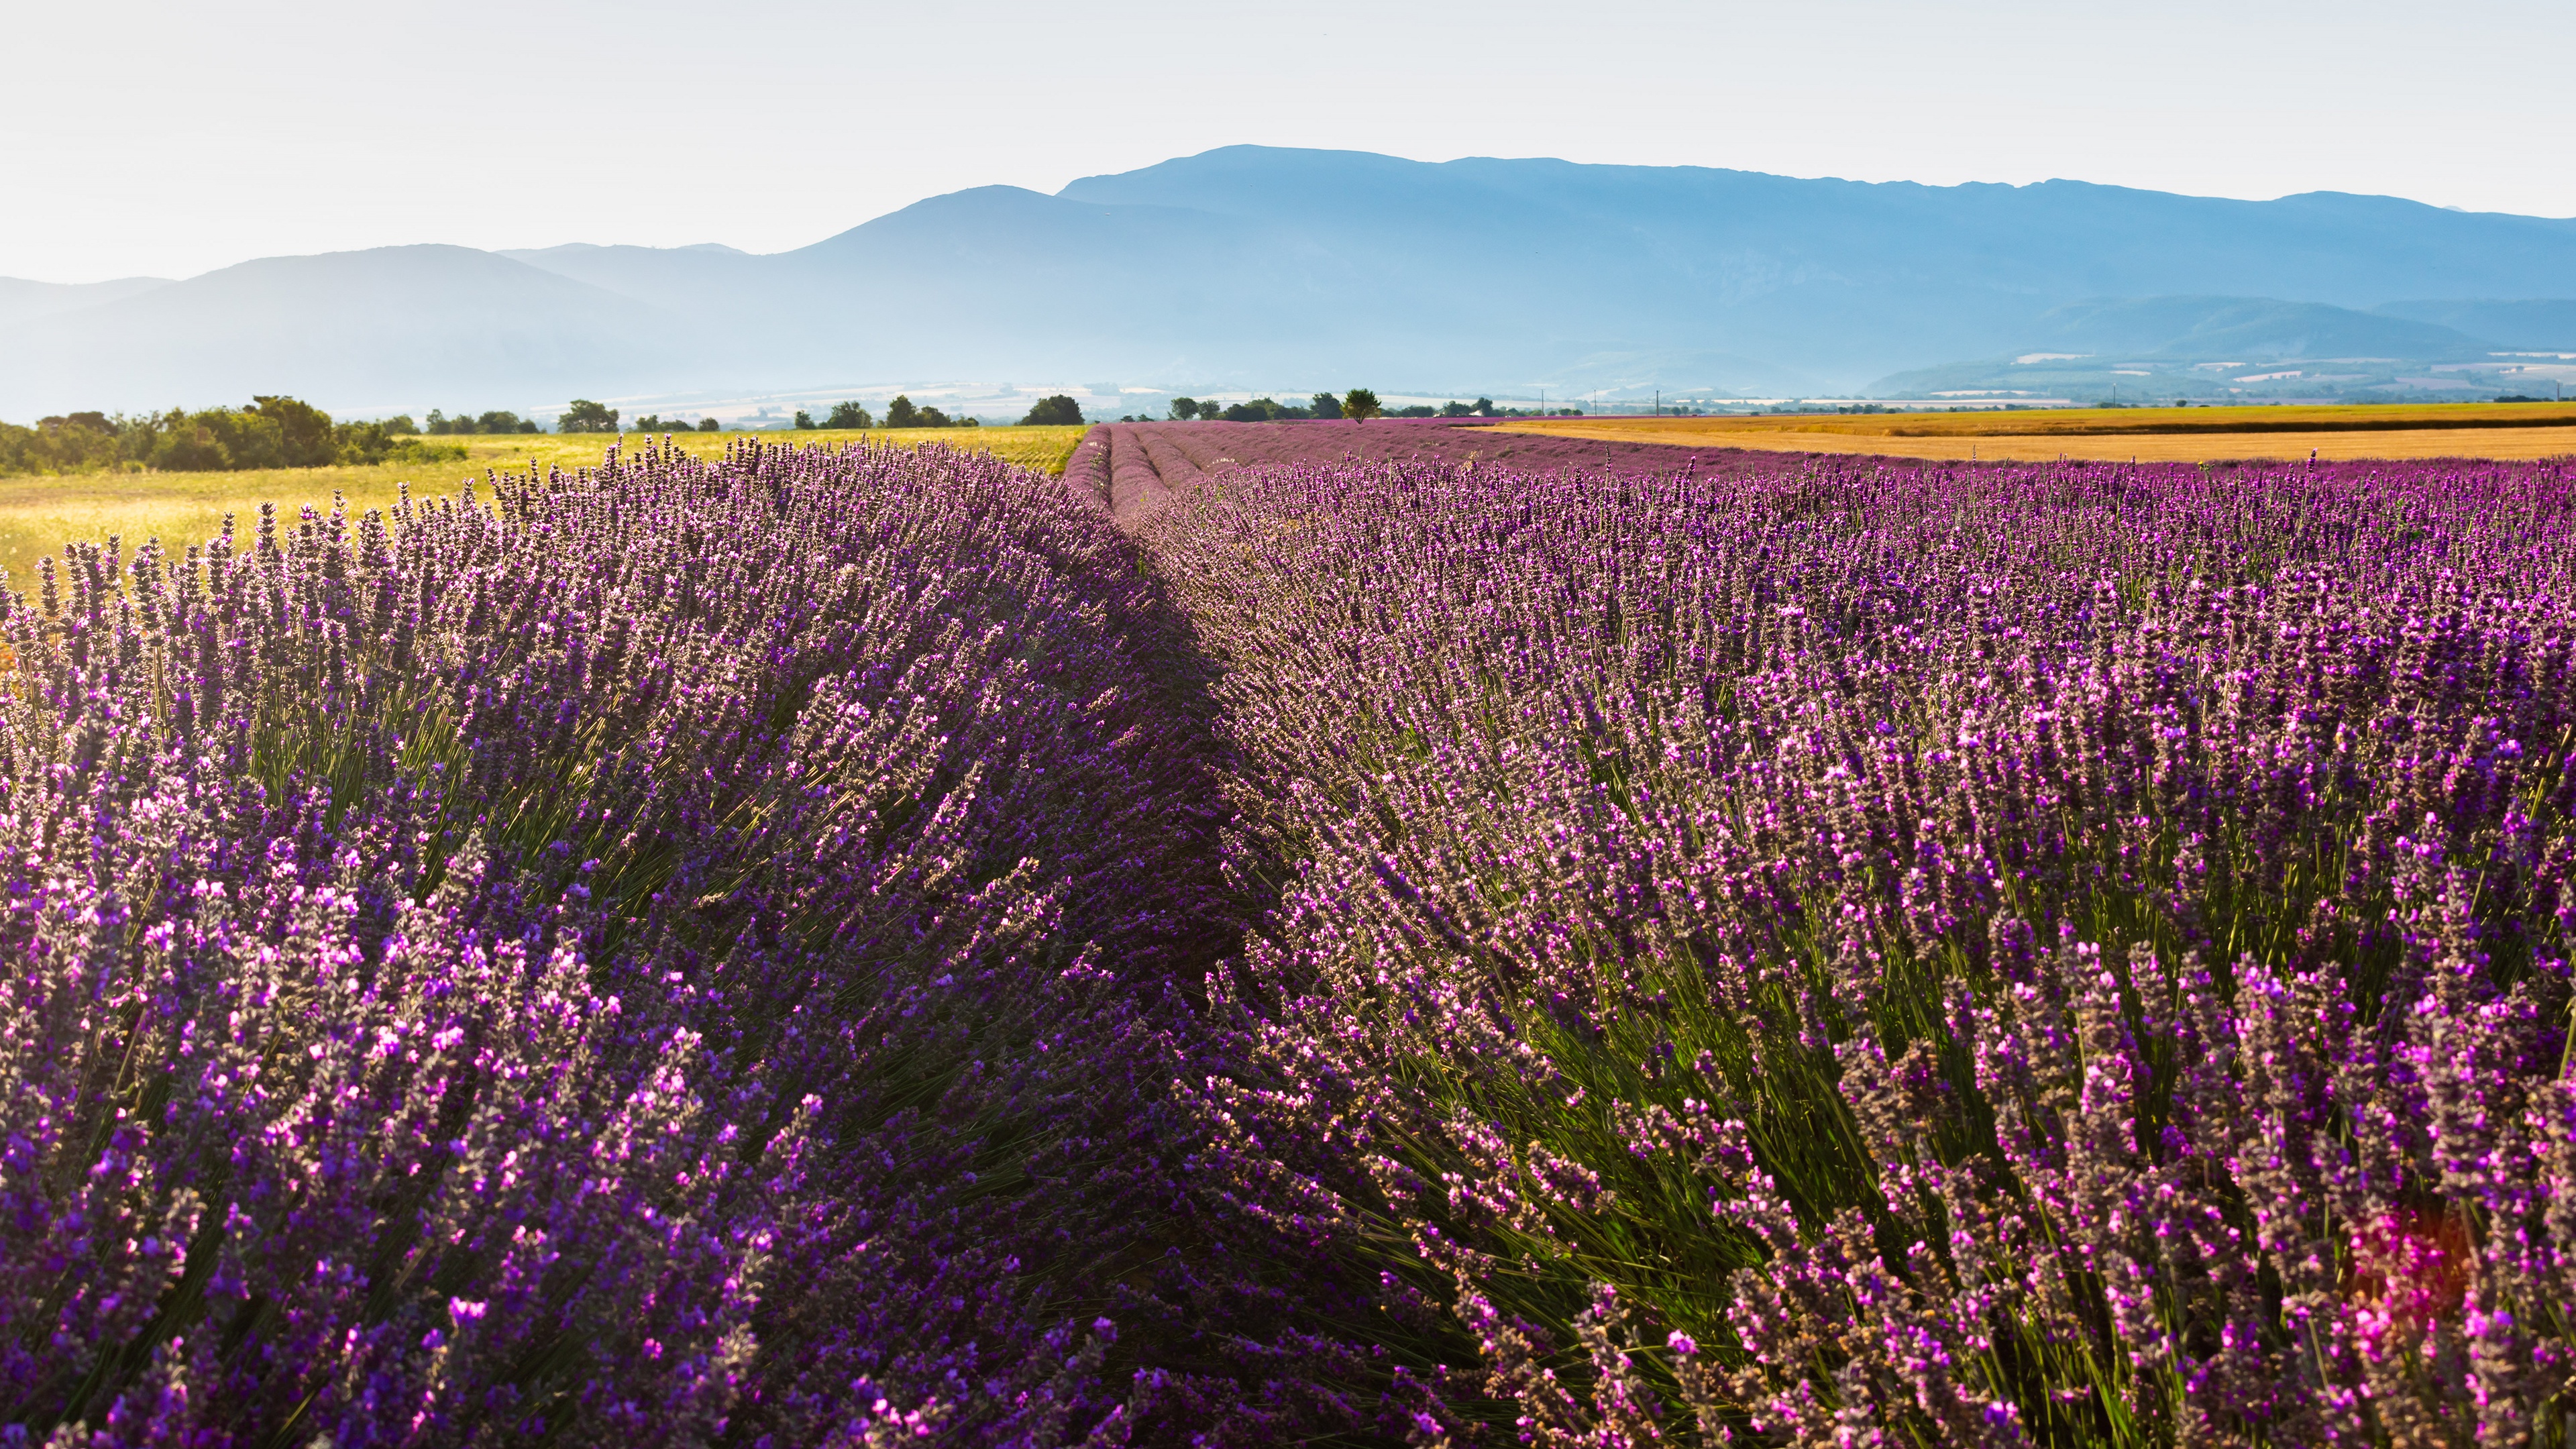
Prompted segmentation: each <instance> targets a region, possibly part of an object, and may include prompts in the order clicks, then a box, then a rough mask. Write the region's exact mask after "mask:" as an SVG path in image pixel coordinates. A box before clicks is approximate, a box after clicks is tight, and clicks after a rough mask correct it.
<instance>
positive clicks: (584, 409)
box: [555, 397, 617, 433]
mask: <svg viewBox="0 0 2576 1449" xmlns="http://www.w3.org/2000/svg"><path fill="white" fill-rule="evenodd" d="M555 431H556V432H559V433H613V432H616V431H617V409H615V408H613V407H609V406H607V405H605V404H602V403H595V402H592V401H591V400H590V399H588V398H586V397H577V398H574V399H573V400H572V403H571V405H570V406H568V407H566V408H565V409H564V410H563V416H562V417H559V418H557V419H555Z"/></svg>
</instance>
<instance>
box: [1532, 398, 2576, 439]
mask: <svg viewBox="0 0 2576 1449" xmlns="http://www.w3.org/2000/svg"><path fill="white" fill-rule="evenodd" d="M1498 426H1501V427H1504V428H1509V429H1515V430H1527V431H1532V432H1538V431H1547V430H1551V429H1554V428H1558V427H1613V428H1622V429H1628V430H1632V431H1634V432H1637V433H1640V434H1643V435H1646V436H1649V437H1653V436H1659V435H1662V434H1665V433H1679V434H1690V433H1696V432H1700V431H1703V430H1706V429H1710V428H1716V429H1719V430H1721V431H1725V432H1730V433H1739V432H1788V433H1844V434H1852V435H1866V436H1870V437H1888V438H1947V437H1998V436H2011V437H2041V436H2045V437H2059V436H2066V435H2074V434H2090V433H2119V434H2129V433H2352V432H2360V433H2375V432H2412V431H2416V430H2420V429H2436V430H2442V429H2467V428H2509V429H2514V428H2564V427H2576V403H2568V404H2566V405H2564V406H2561V405H2558V404H2554V403H2413V404H2390V405H2387V406H2356V407H2232V408H2230V407H2218V408H2030V409H2019V410H2013V411H2000V410H1997V409H1993V408H1987V409H1982V410H1979V411H1975V412H1956V413H1921V412H1916V413H1907V412H1880V413H1779V414H1771V415H1760V414H1756V415H1748V416H1739V417H1698V418H1550V419H1532V420H1529V421H1526V422H1518V421H1516V422H1506V423H1502V424H1499V425H1498Z"/></svg>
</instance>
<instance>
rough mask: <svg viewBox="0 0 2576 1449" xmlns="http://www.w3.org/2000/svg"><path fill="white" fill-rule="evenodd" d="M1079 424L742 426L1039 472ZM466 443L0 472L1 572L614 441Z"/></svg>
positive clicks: (441, 482) (691, 441)
mask: <svg viewBox="0 0 2576 1449" xmlns="http://www.w3.org/2000/svg"><path fill="white" fill-rule="evenodd" d="M1082 433H1083V430H1082V429H1080V428H906V429H900V430H891V431H890V430H883V429H880V430H876V431H871V432H864V433H863V432H844V431H815V432H785V433H781V432H763V433H758V434H752V435H750V436H756V437H758V438H760V439H762V440H763V441H765V442H771V443H793V444H815V443H825V444H840V443H847V442H851V441H853V440H856V439H861V438H864V439H866V440H867V441H868V442H869V443H871V444H874V445H877V446H880V447H912V446H916V445H919V444H922V443H939V444H943V445H945V446H948V447H952V448H961V449H964V450H966V451H968V452H979V453H984V452H989V453H993V454H996V455H998V456H1000V457H1003V458H1006V459H1008V460H1009V461H1011V462H1013V463H1017V464H1020V465H1021V466H1023V467H1028V468H1035V469H1038V470H1040V471H1042V472H1048V473H1060V472H1062V471H1064V460H1065V459H1066V458H1067V457H1068V456H1069V455H1071V453H1072V452H1073V447H1074V444H1076V443H1078V442H1080V441H1081V440H1082ZM741 436H745V435H744V434H739V433H676V434H673V435H672V440H673V442H674V443H675V444H677V445H678V446H679V447H680V448H681V449H683V450H684V451H686V452H688V453H689V454H691V455H693V456H697V457H712V456H714V455H715V454H718V453H721V452H723V451H724V446H725V444H726V443H728V442H730V441H732V440H733V439H734V438H737V437H741ZM425 441H435V442H454V443H461V444H463V445H464V446H465V450H466V456H465V458H464V459H463V460H462V461H450V462H444V463H382V464H377V465H375V466H372V467H364V468H263V469H252V470H248V471H244V472H239V473H75V474H69V475H66V476H61V477H44V476H39V477H24V476H22V477H14V478H0V567H6V568H7V569H8V571H9V587H10V588H11V589H13V590H16V591H18V592H21V593H26V592H31V591H33V590H34V588H35V587H36V561H37V560H38V559H40V558H42V557H44V556H45V555H47V554H60V553H61V552H62V547H63V544H64V543H66V542H68V541H71V540H75V539H79V540H88V541H93V542H100V541H104V540H105V539H106V538H107V537H108V536H109V535H110V534H120V535H122V536H123V537H124V539H125V543H126V547H127V549H128V550H129V551H130V550H131V549H132V548H133V546H134V545H136V544H139V543H141V542H143V541H144V540H145V539H147V538H158V539H160V540H161V541H162V543H164V544H165V545H168V546H169V547H170V548H172V549H173V550H177V549H180V548H183V547H184V546H185V545H187V544H190V543H199V542H203V541H204V540H206V539H209V538H212V537H214V536H215V535H216V534H218V533H220V532H222V531H223V526H224V515H225V514H226V513H234V514H238V515H240V521H239V524H238V527H239V528H240V530H241V531H242V532H243V533H245V534H247V533H248V532H249V531H250V527H251V524H252V522H253V521H254V520H255V519H256V518H257V516H258V513H259V506H260V505H261V504H263V503H274V504H276V505H277V507H278V511H279V512H280V513H281V514H283V515H285V516H286V517H288V518H290V519H291V518H293V517H294V516H295V515H296V513H297V511H298V510H300V509H301V508H302V507H303V506H304V505H305V504H308V503H310V504H312V505H313V506H314V507H316V508H319V509H322V510H325V511H328V510H329V509H330V507H331V495H332V494H333V493H334V492H337V493H339V494H342V495H343V496H345V497H346V498H347V499H348V501H349V509H350V511H351V512H352V513H353V514H354V513H359V512H363V511H365V510H366V509H369V508H386V507H390V506H391V505H392V504H393V502H394V499H395V497H396V495H397V493H398V491H399V489H400V488H401V485H402V484H404V483H406V482H407V483H409V484H411V485H412V492H413V494H414V495H416V496H420V495H426V494H430V493H447V492H451V491H453V490H454V489H455V487H456V485H457V483H458V482H459V481H460V480H462V479H464V478H468V477H475V478H479V477H481V476H482V475H483V471H484V470H485V469H486V468H501V469H509V468H524V467H526V466H527V464H528V461H529V460H530V459H531V458H533V459H535V460H536V462H537V464H538V466H540V467H544V466H547V465H554V466H559V467H563V468H579V467H584V466H587V465H589V464H593V463H597V462H598V461H599V457H600V454H601V453H602V452H603V451H604V450H605V449H606V448H607V446H608V444H609V443H610V442H611V441H612V440H611V439H610V438H609V437H607V436H605V435H601V434H584V433H574V434H570V435H565V434H558V433H516V434H501V435H498V436H492V437H484V436H479V435H478V436H472V437H460V438H443V439H430V440H425Z"/></svg>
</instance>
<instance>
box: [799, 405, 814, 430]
mask: <svg viewBox="0 0 2576 1449" xmlns="http://www.w3.org/2000/svg"><path fill="white" fill-rule="evenodd" d="M795 426H796V430H797V431H798V432H804V433H810V432H812V431H814V415H813V414H812V413H809V412H807V411H805V410H804V409H803V408H798V409H797V410H796V424H795Z"/></svg>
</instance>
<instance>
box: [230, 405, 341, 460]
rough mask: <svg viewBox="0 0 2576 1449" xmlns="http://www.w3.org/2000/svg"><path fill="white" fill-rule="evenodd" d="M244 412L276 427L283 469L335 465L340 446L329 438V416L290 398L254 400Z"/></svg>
mask: <svg viewBox="0 0 2576 1449" xmlns="http://www.w3.org/2000/svg"><path fill="white" fill-rule="evenodd" d="M245 411H248V412H250V413H254V414H257V415H258V416H260V417H263V418H266V419H268V420H269V421H270V422H273V423H275V424H277V453H278V458H279V460H280V461H281V462H283V463H284V465H285V466H287V467H289V468H319V467H322V466H324V465H325V464H329V463H334V462H337V461H339V457H340V445H339V442H338V440H337V439H335V438H333V437H332V436H331V415H330V414H329V413H326V412H324V411H322V410H321V409H320V408H317V407H315V406H313V404H311V403H308V402H303V401H299V400H298V399H295V398H291V397H273V396H264V397H254V398H252V399H251V402H250V407H249V408H248V409H246V410H245ZM249 466H258V465H256V464H254V465H249Z"/></svg>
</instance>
